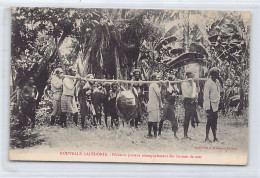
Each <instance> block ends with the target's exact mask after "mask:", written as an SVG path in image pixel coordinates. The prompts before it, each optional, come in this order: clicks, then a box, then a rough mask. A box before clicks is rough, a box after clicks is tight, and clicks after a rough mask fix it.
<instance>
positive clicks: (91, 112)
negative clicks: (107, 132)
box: [51, 67, 143, 128]
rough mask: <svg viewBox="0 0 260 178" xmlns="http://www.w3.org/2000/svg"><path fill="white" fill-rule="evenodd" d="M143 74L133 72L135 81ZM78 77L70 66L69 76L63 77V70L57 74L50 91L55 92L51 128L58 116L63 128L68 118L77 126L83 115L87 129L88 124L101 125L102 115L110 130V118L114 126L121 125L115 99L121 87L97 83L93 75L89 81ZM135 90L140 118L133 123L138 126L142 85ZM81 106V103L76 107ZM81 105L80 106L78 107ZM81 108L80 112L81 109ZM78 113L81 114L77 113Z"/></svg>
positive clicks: (135, 87)
mask: <svg viewBox="0 0 260 178" xmlns="http://www.w3.org/2000/svg"><path fill="white" fill-rule="evenodd" d="M140 74H141V71H140V70H139V69H137V70H135V71H134V72H133V75H134V77H133V80H135V81H138V80H140ZM75 76H76V70H75V69H74V68H73V67H71V68H69V70H68V75H66V77H64V75H63V71H62V69H61V68H57V69H55V71H54V75H52V79H51V90H52V92H53V97H52V99H53V111H52V113H51V125H54V124H55V120H56V118H57V117H59V118H60V122H59V124H60V125H61V126H62V127H67V117H72V118H73V121H74V123H75V124H76V125H77V124H78V117H79V114H80V118H81V126H82V128H85V126H86V121H89V122H91V125H93V126H97V125H98V124H99V125H101V123H102V122H101V117H102V113H104V118H105V125H106V127H108V116H109V115H110V117H111V122H110V123H111V125H110V126H111V127H114V126H115V127H118V126H119V116H118V112H117V107H116V98H117V95H118V93H119V84H118V83H117V82H116V81H115V82H113V83H108V82H104V83H101V82H94V81H92V80H91V79H94V76H93V75H92V74H88V75H87V76H86V80H83V79H80V78H79V77H75ZM131 87H132V89H133V90H134V91H135V92H133V93H134V95H135V97H136V101H137V102H136V103H137V108H139V109H138V111H137V117H136V118H134V119H133V120H132V121H131V122H130V124H131V126H135V127H138V123H139V121H140V120H141V111H140V110H141V109H140V108H141V96H142V94H141V93H142V92H143V89H142V85H141V84H138V83H134V84H133V85H132V86H131ZM77 103H78V104H77ZM77 106H78V107H77ZM78 108H79V109H78ZM78 113H79V114H78Z"/></svg>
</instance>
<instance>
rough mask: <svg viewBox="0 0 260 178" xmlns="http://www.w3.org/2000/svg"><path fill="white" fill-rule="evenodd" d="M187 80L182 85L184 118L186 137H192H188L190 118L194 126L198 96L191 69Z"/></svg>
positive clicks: (187, 73)
mask: <svg viewBox="0 0 260 178" xmlns="http://www.w3.org/2000/svg"><path fill="white" fill-rule="evenodd" d="M186 76H187V81H186V82H183V83H182V85H181V88H182V95H183V97H184V100H183V104H184V109H185V118H184V137H183V138H184V139H191V138H190V137H188V129H189V123H190V120H192V126H193V127H195V125H194V119H195V118H196V114H197V111H196V98H197V97H198V93H197V87H196V83H195V82H194V81H193V78H194V74H193V73H192V72H190V71H188V72H186Z"/></svg>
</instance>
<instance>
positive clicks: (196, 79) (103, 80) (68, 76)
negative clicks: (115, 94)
mask: <svg viewBox="0 0 260 178" xmlns="http://www.w3.org/2000/svg"><path fill="white" fill-rule="evenodd" d="M64 77H67V78H71V79H77V78H80V79H81V80H85V81H94V82H111V83H112V82H120V83H148V84H149V83H162V82H169V83H182V82H186V81H188V80H176V81H167V80H163V81H142V80H140V81H134V80H107V79H87V78H86V77H77V76H71V75H64ZM193 80H194V81H199V80H204V81H205V80H207V79H206V78H194V79H193Z"/></svg>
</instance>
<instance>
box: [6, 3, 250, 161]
mask: <svg viewBox="0 0 260 178" xmlns="http://www.w3.org/2000/svg"><path fill="white" fill-rule="evenodd" d="M249 51H250V12H249V11H212V10H169V9H167V10H161V9H107V8H53V7H12V8H11V58H10V59H11V62H10V64H11V66H10V69H11V70H10V71H11V73H10V145H9V159H10V160H13V161H18V160H19V161H75V162H130V163H167V164H169V163H174V164H223V165H246V164H247V160H248V129H249V128H248V120H249V116H248V110H249V100H248V97H249V96H248V95H249V73H250V72H249V68H250V65H249V64H250V63H249V61H250V60H249V58H250V52H249Z"/></svg>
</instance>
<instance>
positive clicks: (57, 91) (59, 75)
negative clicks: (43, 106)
mask: <svg viewBox="0 0 260 178" xmlns="http://www.w3.org/2000/svg"><path fill="white" fill-rule="evenodd" d="M63 78H64V76H63V70H62V69H61V68H56V69H55V70H54V75H52V77H51V90H52V93H53V95H52V113H51V125H54V123H55V119H56V117H57V116H60V114H61V95H62V81H63Z"/></svg>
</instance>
